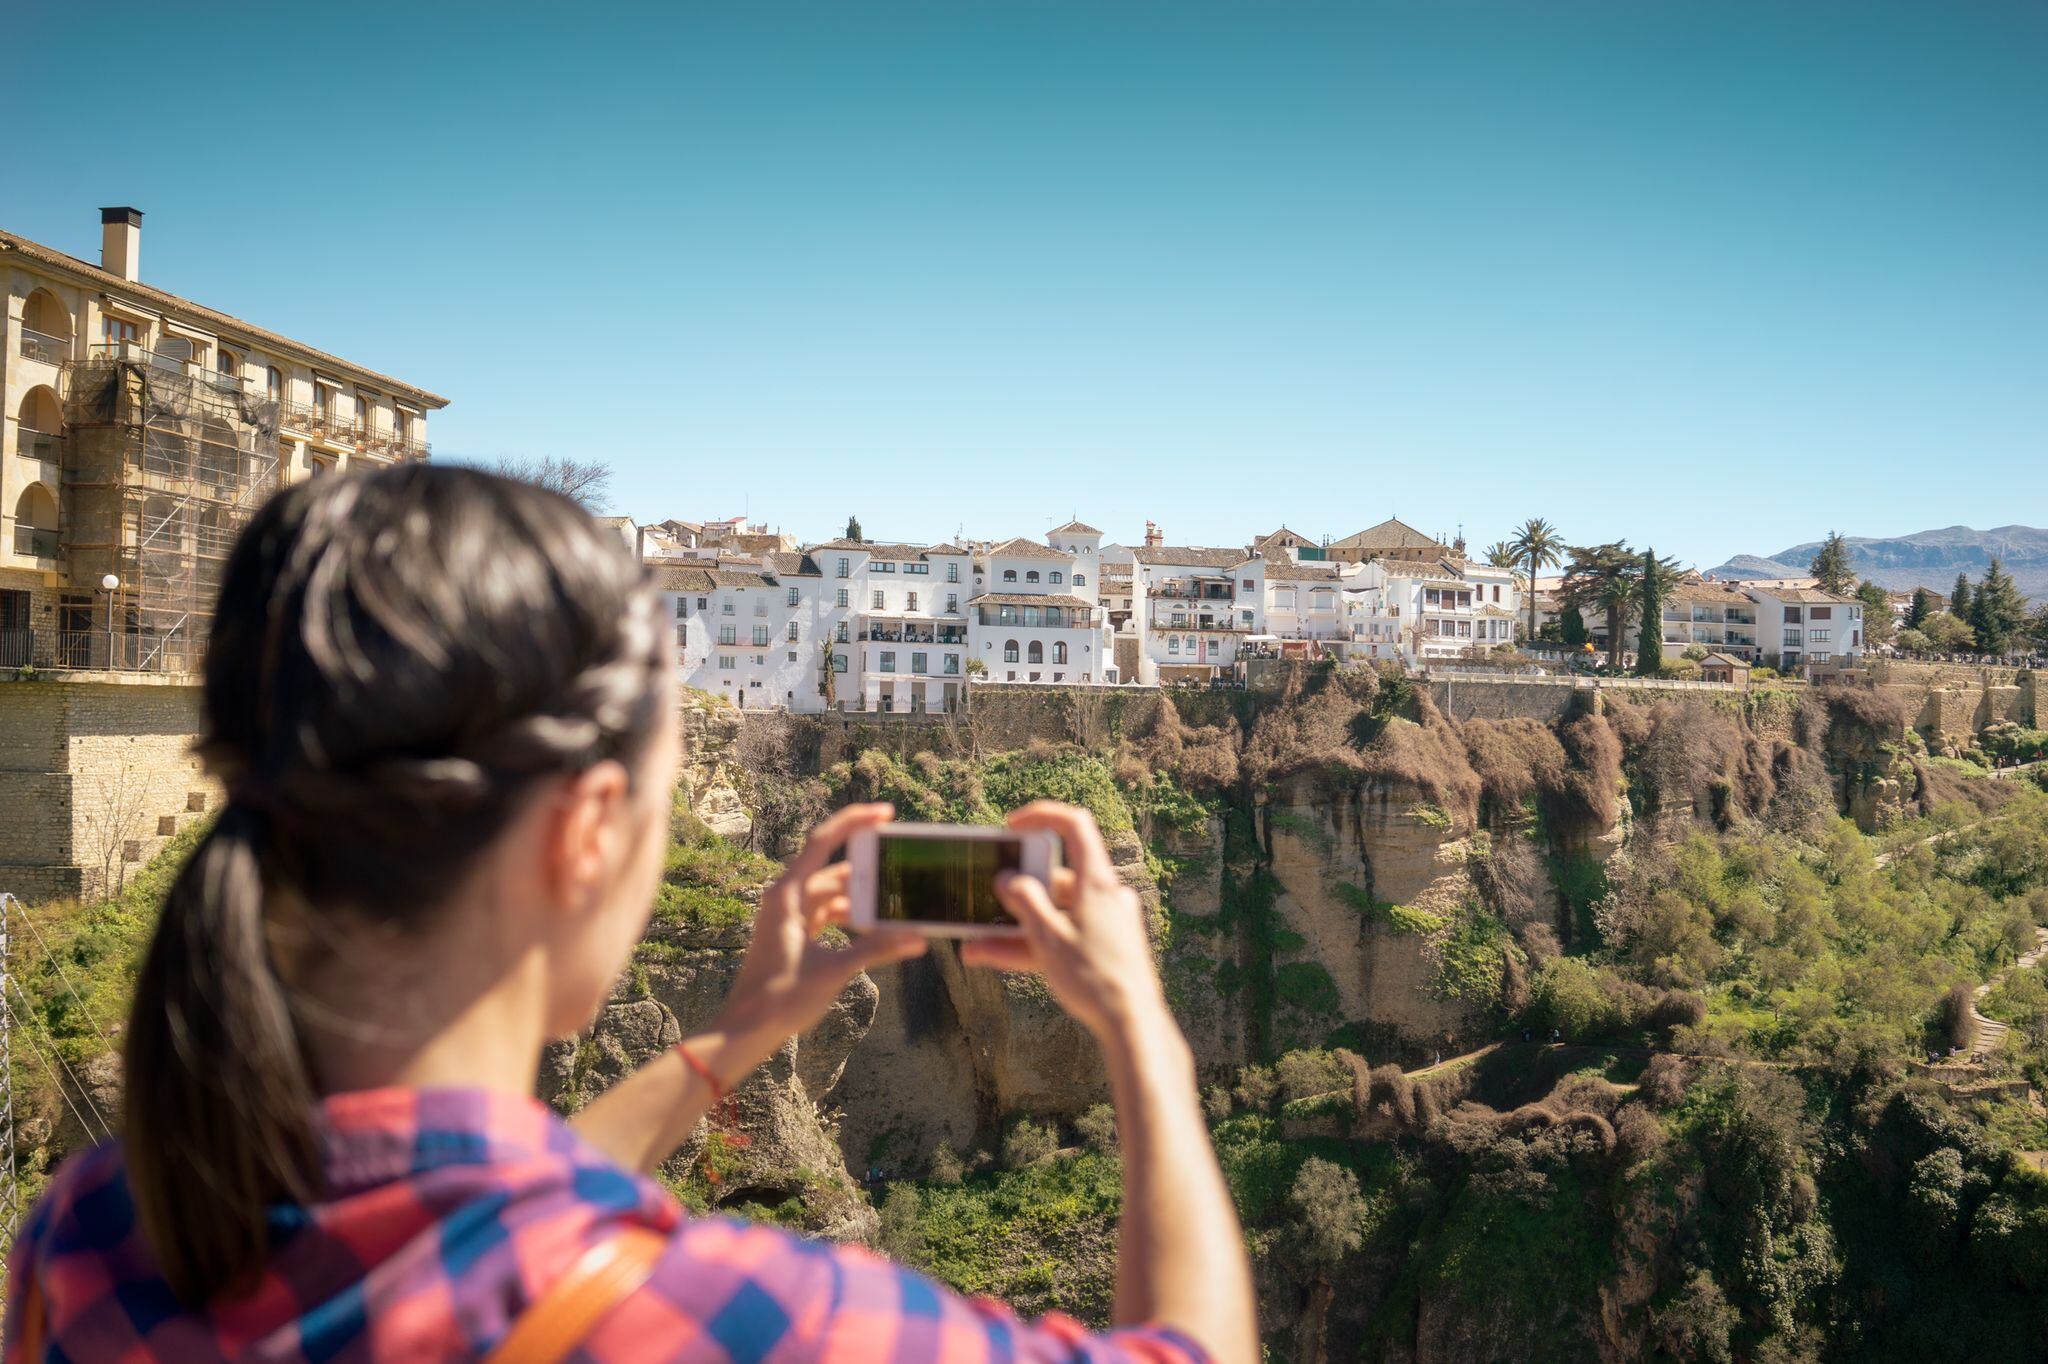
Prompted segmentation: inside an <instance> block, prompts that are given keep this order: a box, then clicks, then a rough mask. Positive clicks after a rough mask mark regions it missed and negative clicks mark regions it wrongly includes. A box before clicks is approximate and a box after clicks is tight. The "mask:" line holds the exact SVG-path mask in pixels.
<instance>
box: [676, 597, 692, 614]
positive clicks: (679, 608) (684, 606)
mask: <svg viewBox="0 0 2048 1364" xmlns="http://www.w3.org/2000/svg"><path fill="white" fill-rule="evenodd" d="M689 614H690V599H689V598H688V597H677V598H676V619H677V620H681V619H682V618H683V617H684V616H687V615H689Z"/></svg>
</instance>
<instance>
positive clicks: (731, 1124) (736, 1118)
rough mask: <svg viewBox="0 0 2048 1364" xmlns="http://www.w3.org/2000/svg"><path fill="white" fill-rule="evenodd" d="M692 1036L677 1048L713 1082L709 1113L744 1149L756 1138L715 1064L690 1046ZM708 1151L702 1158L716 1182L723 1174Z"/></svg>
mask: <svg viewBox="0 0 2048 1364" xmlns="http://www.w3.org/2000/svg"><path fill="white" fill-rule="evenodd" d="M690 1040H691V1039H689V1038H687V1037H686V1038H684V1039H683V1040H682V1041H680V1042H678V1043H676V1046H675V1050H676V1054H677V1055H679V1056H681V1057H682V1058H683V1064H684V1065H686V1066H688V1067H689V1068H690V1069H691V1070H694V1071H695V1072H697V1075H698V1077H699V1078H700V1079H702V1080H703V1081H704V1083H705V1084H707V1085H709V1086H711V1109H710V1114H709V1116H710V1118H711V1125H712V1126H713V1127H714V1128H720V1127H722V1128H724V1129H725V1131H724V1133H723V1134H722V1135H723V1136H724V1138H725V1142H726V1144H727V1145H728V1146H732V1147H736V1148H740V1149H744V1148H746V1147H748V1146H752V1145H753V1144H754V1140H753V1138H752V1137H749V1136H748V1135H747V1134H746V1133H745V1132H742V1131H740V1115H739V1108H738V1105H736V1104H734V1103H733V1101H732V1093H731V1091H729V1090H728V1089H726V1087H725V1086H724V1085H722V1084H720V1083H719V1081H718V1077H717V1076H716V1075H713V1074H712V1073H711V1067H709V1066H707V1065H705V1064H704V1061H703V1058H701V1057H699V1056H698V1055H697V1053H695V1052H693V1051H691V1050H690ZM708 1155H709V1152H708V1151H707V1152H706V1153H705V1155H704V1156H700V1157H699V1160H700V1162H701V1163H702V1165H703V1169H704V1178H705V1181H706V1182H707V1183H711V1184H716V1183H718V1182H719V1180H720V1175H719V1173H718V1171H717V1170H716V1169H715V1168H713V1167H712V1165H711V1163H710V1161H709V1159H708Z"/></svg>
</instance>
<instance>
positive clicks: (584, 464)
mask: <svg viewBox="0 0 2048 1364" xmlns="http://www.w3.org/2000/svg"><path fill="white" fill-rule="evenodd" d="M491 468H492V469H493V470H494V471H496V472H498V473H501V474H503V475H504V476H505V477H507V478H516V479H519V480H520V481H521V482H523V483H531V484H533V485H534V486H536V487H540V488H546V489H547V490H548V491H549V492H553V493H560V494H561V495H562V496H564V497H567V498H570V499H573V500H574V501H576V502H578V503H581V504H582V506H583V509H584V510H585V511H592V512H600V511H603V510H604V509H605V503H606V502H607V501H608V500H609V499H610V497H611V487H612V466H611V465H609V464H599V463H598V462H597V461H595V460H582V459H564V458H562V457H561V456H559V455H541V456H539V457H537V458H536V457H531V456H525V455H506V456H504V457H502V458H500V459H497V460H494V461H493V462H492V464H491Z"/></svg>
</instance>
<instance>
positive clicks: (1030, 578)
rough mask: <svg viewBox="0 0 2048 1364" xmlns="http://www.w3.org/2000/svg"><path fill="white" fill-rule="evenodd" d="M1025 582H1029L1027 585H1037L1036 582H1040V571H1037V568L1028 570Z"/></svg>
mask: <svg viewBox="0 0 2048 1364" xmlns="http://www.w3.org/2000/svg"><path fill="white" fill-rule="evenodd" d="M1024 581H1025V582H1027V583H1035V582H1037V581H1038V570H1037V569H1035V568H1033V569H1027V570H1026V571H1025V573H1024Z"/></svg>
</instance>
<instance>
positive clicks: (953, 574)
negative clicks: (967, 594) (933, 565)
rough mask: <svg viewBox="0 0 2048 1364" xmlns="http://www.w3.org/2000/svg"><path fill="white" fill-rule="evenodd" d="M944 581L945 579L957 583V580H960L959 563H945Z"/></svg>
mask: <svg viewBox="0 0 2048 1364" xmlns="http://www.w3.org/2000/svg"><path fill="white" fill-rule="evenodd" d="M946 581H947V582H949V583H957V582H959V581H960V565H959V564H957V563H949V564H947V565H946Z"/></svg>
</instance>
